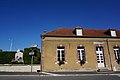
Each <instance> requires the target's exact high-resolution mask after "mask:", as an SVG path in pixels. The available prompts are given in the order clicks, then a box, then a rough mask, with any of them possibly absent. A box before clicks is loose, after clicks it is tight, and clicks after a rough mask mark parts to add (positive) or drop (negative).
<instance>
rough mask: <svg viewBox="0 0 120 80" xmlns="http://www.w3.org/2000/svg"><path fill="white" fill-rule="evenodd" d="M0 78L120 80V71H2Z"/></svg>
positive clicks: (13, 79)
mask: <svg viewBox="0 0 120 80" xmlns="http://www.w3.org/2000/svg"><path fill="white" fill-rule="evenodd" d="M0 80H120V74H119V73H112V74H111V73H99V74H94V73H79V74H78V73H77V74H76V73H74V74H71V73H69V74H68V73H67V74H65V73H64V74H62V73H60V74H58V73H57V74H55V73H40V74H38V73H11V72H10V73H9V72H7V73H4V72H2V73H0Z"/></svg>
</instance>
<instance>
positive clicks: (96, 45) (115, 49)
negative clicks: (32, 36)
mask: <svg viewBox="0 0 120 80" xmlns="http://www.w3.org/2000/svg"><path fill="white" fill-rule="evenodd" d="M41 38H42V70H43V71H84V70H85V71H86V70H87V71H95V70H98V69H100V70H114V71H117V70H120V30H116V29H107V30H94V29H84V28H81V27H79V26H77V27H76V28H73V29H72V28H60V29H57V30H54V31H51V32H45V33H44V34H43V35H41Z"/></svg>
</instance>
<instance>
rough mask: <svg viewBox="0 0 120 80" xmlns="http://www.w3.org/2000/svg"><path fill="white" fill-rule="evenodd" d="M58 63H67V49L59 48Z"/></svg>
mask: <svg viewBox="0 0 120 80" xmlns="http://www.w3.org/2000/svg"><path fill="white" fill-rule="evenodd" d="M57 61H59V62H60V61H65V47H57Z"/></svg>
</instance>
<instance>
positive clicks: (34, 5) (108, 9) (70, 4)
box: [0, 0, 120, 50]
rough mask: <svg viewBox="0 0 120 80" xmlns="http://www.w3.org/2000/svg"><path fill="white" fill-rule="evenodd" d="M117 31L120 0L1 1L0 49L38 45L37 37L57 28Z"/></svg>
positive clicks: (119, 16)
mask: <svg viewBox="0 0 120 80" xmlns="http://www.w3.org/2000/svg"><path fill="white" fill-rule="evenodd" d="M78 25H79V26H82V27H83V28H90V29H108V28H116V29H119V28H120V0H0V49H3V50H9V48H10V40H9V38H11V39H13V47H12V50H17V49H18V48H19V49H22V50H23V49H24V48H28V47H30V45H31V44H38V45H39V46H38V47H39V48H40V46H41V39H40V34H42V33H43V32H44V30H46V31H48V32H49V31H52V30H55V29H58V28H63V27H64V28H75V27H76V26H78Z"/></svg>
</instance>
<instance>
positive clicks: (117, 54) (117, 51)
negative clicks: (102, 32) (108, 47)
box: [113, 47, 120, 59]
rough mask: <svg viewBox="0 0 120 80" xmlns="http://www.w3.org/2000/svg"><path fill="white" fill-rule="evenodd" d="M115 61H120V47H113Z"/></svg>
mask: <svg viewBox="0 0 120 80" xmlns="http://www.w3.org/2000/svg"><path fill="white" fill-rule="evenodd" d="M113 49H114V54H115V59H120V47H113Z"/></svg>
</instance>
